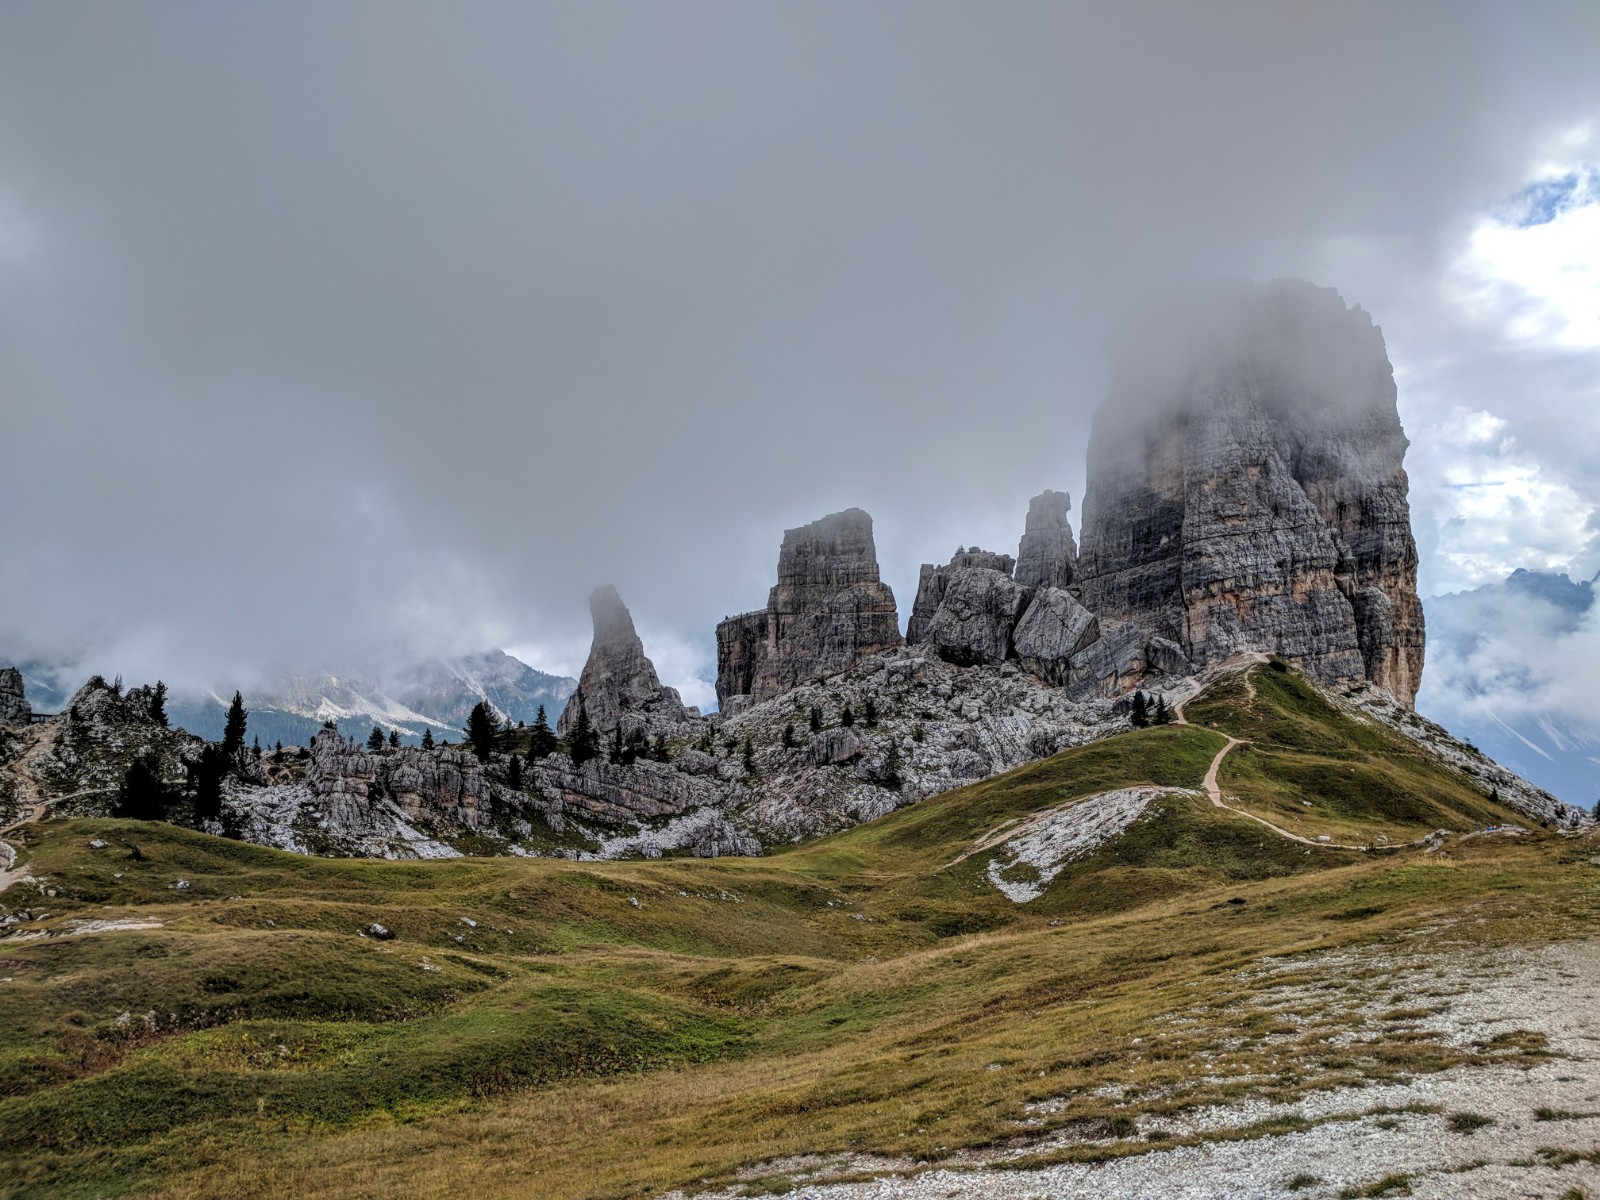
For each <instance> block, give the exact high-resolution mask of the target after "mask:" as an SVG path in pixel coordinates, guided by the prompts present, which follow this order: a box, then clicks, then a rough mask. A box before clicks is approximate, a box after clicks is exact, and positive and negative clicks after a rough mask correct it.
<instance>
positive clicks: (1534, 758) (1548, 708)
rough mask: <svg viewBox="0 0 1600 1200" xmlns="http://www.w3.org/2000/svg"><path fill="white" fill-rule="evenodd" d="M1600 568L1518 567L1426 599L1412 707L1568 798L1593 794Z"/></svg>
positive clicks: (1584, 803) (1599, 750)
mask: <svg viewBox="0 0 1600 1200" xmlns="http://www.w3.org/2000/svg"><path fill="white" fill-rule="evenodd" d="M1597 584H1600V575H1597V576H1596V577H1595V579H1591V580H1587V581H1576V582H1575V581H1573V580H1572V579H1570V578H1568V577H1567V576H1566V575H1563V574H1557V573H1554V572H1547V571H1528V570H1518V571H1516V572H1514V573H1512V574H1511V575H1510V576H1508V577H1507V578H1506V579H1505V580H1504V581H1503V582H1501V583H1494V584H1486V585H1484V586H1483V587H1479V588H1474V589H1473V590H1471V591H1466V592H1456V593H1451V594H1449V595H1444V596H1435V597H1433V598H1431V599H1429V600H1428V601H1427V618H1428V673H1427V676H1426V677H1425V678H1424V680H1423V689H1422V695H1421V696H1420V697H1419V700H1418V703H1419V707H1421V708H1423V709H1424V710H1425V711H1427V712H1428V713H1429V714H1430V715H1431V716H1433V717H1434V718H1435V719H1437V720H1439V721H1441V722H1442V723H1444V724H1445V725H1447V726H1448V727H1449V728H1450V729H1451V730H1452V731H1453V732H1454V733H1455V734H1456V735H1457V736H1459V737H1461V738H1463V739H1465V740H1467V741H1470V742H1472V743H1473V744H1474V745H1476V746H1478V747H1480V748H1481V749H1482V750H1483V751H1484V752H1485V753H1487V754H1488V755H1489V756H1490V757H1491V758H1493V759H1495V760H1496V761H1498V762H1501V763H1504V764H1505V765H1506V766H1507V767H1510V768H1511V769H1512V770H1513V771H1515V772H1516V773H1517V774H1519V775H1521V776H1523V777H1524V778H1525V779H1528V780H1530V781H1531V782H1533V783H1536V784H1538V785H1539V786H1540V787H1543V788H1544V789H1546V790H1547V791H1550V792H1553V793H1554V794H1555V795H1557V796H1559V797H1560V798H1561V799H1563V800H1565V801H1567V802H1568V803H1569V804H1576V805H1579V806H1581V807H1585V808H1592V807H1593V806H1594V805H1595V803H1596V802H1597V801H1600V703H1597V701H1596V696H1595V692H1594V686H1593V682H1594V671H1595V670H1596V669H1600V605H1597V604H1596V603H1595V591H1596V585H1597Z"/></svg>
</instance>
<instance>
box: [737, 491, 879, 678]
mask: <svg viewBox="0 0 1600 1200" xmlns="http://www.w3.org/2000/svg"><path fill="white" fill-rule="evenodd" d="M899 644H900V624H899V616H898V614H897V613H896V611H895V604H894V593H893V592H892V591H890V589H889V587H888V585H887V584H885V583H884V582H883V581H882V579H881V578H880V577H879V574H878V553H877V548H876V547H875V546H874V544H873V540H872V518H871V517H870V516H868V515H867V514H866V513H865V512H863V511H862V510H861V509H859V508H851V509H846V510H845V511H844V512H841V513H834V514H832V515H831V516H826V517H823V518H822V519H821V520H820V521H814V522H812V523H811V524H810V525H802V526H800V527H799V528H798V529H790V530H788V531H786V532H785V533H784V535H783V546H782V548H781V549H780V550H779V552H778V582H777V585H776V586H775V587H774V588H773V589H772V591H771V593H770V594H769V596H768V598H767V607H766V608H765V609H764V610H761V611H759V612H754V613H745V614H743V615H741V616H737V617H730V618H728V619H727V620H725V621H723V622H722V623H721V624H720V625H718V626H717V698H718V700H719V701H726V700H727V699H728V698H729V697H731V696H741V695H748V696H750V697H752V699H754V700H756V701H760V700H765V699H768V698H770V697H772V696H778V695H781V694H782V693H784V692H786V691H788V690H789V689H790V688H792V687H794V686H795V685H796V684H797V683H802V682H804V681H806V680H810V679H816V678H820V677H822V676H826V675H834V674H837V673H838V672H840V671H843V670H845V669H847V668H849V667H851V666H853V665H854V664H855V663H857V662H860V661H861V660H862V659H863V658H866V657H867V656H868V655H871V654H876V653H878V652H879V651H881V650H886V649H889V648H891V647H893V646H898V645H899Z"/></svg>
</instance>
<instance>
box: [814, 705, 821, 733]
mask: <svg viewBox="0 0 1600 1200" xmlns="http://www.w3.org/2000/svg"><path fill="white" fill-rule="evenodd" d="M811 732H812V733H821V732H822V706H821V705H820V704H813V705H812V706H811Z"/></svg>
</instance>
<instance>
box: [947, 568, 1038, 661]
mask: <svg viewBox="0 0 1600 1200" xmlns="http://www.w3.org/2000/svg"><path fill="white" fill-rule="evenodd" d="M1006 561H1007V565H1008V566H1009V565H1010V560H1009V559H1007V560H1006ZM1031 595H1032V593H1031V592H1030V591H1029V590H1028V589H1027V588H1024V587H1019V586H1018V585H1017V584H1016V582H1015V581H1014V580H1013V579H1012V578H1011V576H1010V574H1009V573H1002V572H1000V571H996V570H991V569H989V568H986V567H961V568H959V569H957V570H955V571H952V572H951V573H950V577H949V580H948V582H947V583H946V584H945V587H944V595H943V596H942V597H941V598H940V600H939V607H938V608H937V609H936V610H935V611H934V614H933V616H932V617H930V618H929V619H928V622H927V627H926V628H925V629H924V630H923V631H922V638H921V640H922V641H925V642H926V643H927V644H928V646H929V647H930V648H932V649H933V651H934V652H935V653H936V654H938V655H939V657H940V658H942V659H944V660H945V661H946V662H948V663H954V664H955V665H956V666H958V667H975V666H982V665H990V666H995V665H998V664H1000V663H1003V662H1005V661H1006V659H1008V658H1010V657H1011V634H1012V630H1014V629H1015V628H1016V627H1017V622H1018V620H1020V619H1021V617H1022V614H1023V610H1024V609H1026V608H1027V606H1028V600H1029V598H1030V596H1031Z"/></svg>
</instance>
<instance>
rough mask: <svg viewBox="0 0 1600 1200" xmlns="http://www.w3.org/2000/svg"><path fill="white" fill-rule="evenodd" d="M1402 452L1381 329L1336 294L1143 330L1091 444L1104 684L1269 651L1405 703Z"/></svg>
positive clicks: (1208, 303) (1084, 564)
mask: <svg viewBox="0 0 1600 1200" xmlns="http://www.w3.org/2000/svg"><path fill="white" fill-rule="evenodd" d="M1152 345H1154V347H1155V352H1152ZM1407 444H1408V443H1407V440H1406V435H1405V433H1404V431H1403V430H1402V429H1401V426H1400V418H1399V415H1398V413H1397V411H1396V407H1395V385H1394V373H1393V369H1392V368H1391V366H1390V364H1389V359H1388V355H1387V353H1386V352H1385V349H1384V344H1383V335H1382V333H1381V332H1380V331H1379V329H1378V328H1377V327H1376V326H1375V325H1374V324H1373V323H1372V320H1371V318H1370V317H1369V316H1368V315H1367V314H1366V313H1365V312H1364V311H1363V310H1362V309H1360V308H1359V307H1357V308H1354V309H1351V308H1347V307H1346V306H1345V303H1344V301H1343V300H1342V299H1341V298H1340V296H1339V294H1338V292H1336V291H1334V290H1333V289H1331V288H1321V287H1316V286H1314V285H1312V284H1309V283H1305V282H1303V281H1300V280H1278V281H1275V282H1273V283H1270V284H1266V285H1261V286H1256V285H1248V284H1244V285H1238V286H1236V287H1233V288H1231V289H1227V290H1225V291H1224V293H1223V294H1222V295H1221V296H1220V297H1219V296H1216V295H1210V296H1207V297H1206V298H1205V300H1204V302H1203V303H1196V304H1177V305H1173V306H1171V307H1170V308H1169V309H1167V310H1164V311H1163V312H1161V313H1158V314H1155V316H1154V317H1153V318H1152V319H1150V320H1147V321H1145V322H1143V323H1142V324H1141V339H1140V343H1139V345H1138V346H1136V347H1132V348H1130V350H1129V352H1128V353H1126V354H1124V355H1123V358H1122V361H1121V362H1120V363H1119V364H1118V367H1117V369H1116V373H1115V377H1114V384H1113V388H1112V392H1111V395H1110V396H1109V397H1108V399H1107V401H1106V403H1105V404H1104V405H1103V406H1102V407H1101V409H1100V411H1099V412H1098V413H1097V414H1096V416H1095V421H1094V429H1093V434H1092V437H1091V440H1090V444H1089V463H1088V466H1089V471H1088V491H1087V493H1086V496H1085V501H1084V527H1083V548H1082V555H1081V558H1080V561H1079V563H1078V578H1077V586H1078V589H1079V595H1080V597H1081V599H1082V601H1083V603H1084V604H1085V606H1087V607H1088V608H1089V609H1090V610H1091V611H1092V612H1094V613H1095V614H1096V615H1097V616H1098V617H1099V619H1100V622H1101V627H1102V631H1103V634H1104V637H1103V639H1102V643H1103V648H1104V649H1105V650H1106V651H1107V653H1106V654H1105V655H1104V660H1103V661H1102V662H1100V663H1099V664H1097V670H1098V671H1099V672H1100V675H1099V679H1098V681H1097V682H1098V686H1099V687H1100V689H1101V690H1102V691H1103V692H1105V693H1108V694H1109V693H1114V692H1116V691H1120V690H1125V689H1126V688H1127V687H1130V686H1133V685H1134V684H1135V683H1137V682H1138V680H1139V679H1140V678H1141V677H1142V675H1143V674H1144V672H1145V671H1147V670H1149V669H1151V668H1152V667H1157V666H1160V669H1163V670H1167V669H1170V668H1171V667H1177V668H1178V669H1180V670H1182V671H1189V670H1199V669H1203V668H1204V667H1205V666H1207V665H1208V664H1210V663H1214V662H1218V661H1221V660H1222V659H1225V658H1227V657H1228V656H1229V655H1230V654H1233V653H1235V652H1237V651H1241V650H1265V651H1271V652H1274V653H1277V654H1281V655H1282V656H1283V657H1285V658H1287V659H1288V660H1290V661H1291V662H1293V663H1295V664H1296V665H1298V666H1300V667H1302V668H1304V669H1305V670H1306V671H1307V672H1309V673H1310V674H1312V675H1314V676H1316V677H1317V678H1318V679H1320V680H1322V681H1324V682H1326V683H1329V684H1332V685H1335V686H1346V685H1350V684H1355V683H1359V682H1361V681H1363V680H1365V681H1368V682H1371V683H1373V684H1376V685H1378V686H1379V687H1382V688H1384V689H1386V690H1388V691H1389V692H1390V693H1391V694H1393V695H1394V696H1395V698H1396V699H1397V700H1399V701H1400V702H1401V703H1403V704H1406V705H1410V704H1412V703H1413V701H1414V699H1415V696H1416V691H1417V685H1418V683H1419V681H1420V678H1421V674H1422V657H1423V623H1422V606H1421V603H1420V602H1419V600H1418V598H1417V587H1416V574H1417V549H1416V543H1415V541H1414V540H1413V538H1412V535H1411V523H1410V510H1409V506H1408V503H1407V496H1406V493H1407V479H1406V473H1405V469H1404V466H1403V460H1404V457H1405V451H1406V446H1407ZM1163 662H1164V663H1165V664H1166V665H1161V664H1162V663H1163Z"/></svg>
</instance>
